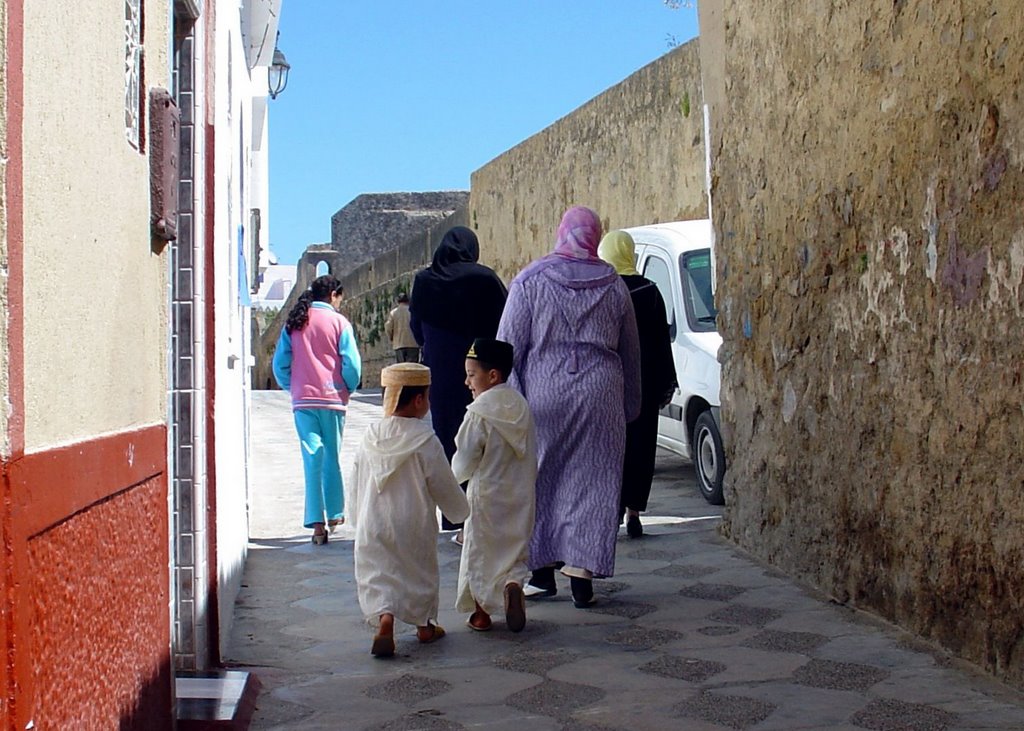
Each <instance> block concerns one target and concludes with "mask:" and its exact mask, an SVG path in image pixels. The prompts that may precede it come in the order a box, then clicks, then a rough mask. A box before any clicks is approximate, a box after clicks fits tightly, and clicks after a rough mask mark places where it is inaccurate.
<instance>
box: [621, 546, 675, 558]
mask: <svg viewBox="0 0 1024 731" xmlns="http://www.w3.org/2000/svg"><path fill="white" fill-rule="evenodd" d="M626 555H627V556H629V557H630V558H635V559H637V560H638V561H672V560H674V559H677V558H679V554H678V553H675V552H673V551H659V550H658V549H657V548H638V549H637V550H635V551H630V552H629V553H628V554H626Z"/></svg>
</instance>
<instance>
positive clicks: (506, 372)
mask: <svg viewBox="0 0 1024 731" xmlns="http://www.w3.org/2000/svg"><path fill="white" fill-rule="evenodd" d="M476 362H477V363H479V364H480V367H481V368H482V369H483V370H484V372H487V371H497V372H498V373H500V374H501V380H502V381H507V380H508V377H509V376H511V375H512V369H511V368H504V367H502V366H496V365H491V364H490V363H488V362H487V361H486V360H480V359H479V358H478V359H477V361H476Z"/></svg>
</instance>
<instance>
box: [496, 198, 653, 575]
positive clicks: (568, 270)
mask: <svg viewBox="0 0 1024 731" xmlns="http://www.w3.org/2000/svg"><path fill="white" fill-rule="evenodd" d="M600 240H601V223H600V220H599V219H598V217H597V214H596V213H594V212H593V211H591V210H590V209H588V208H582V207H575V208H571V209H569V211H567V212H566V214H565V216H564V217H563V218H562V223H561V225H560V226H559V229H558V242H557V244H556V246H555V250H554V252H553V253H551V254H549V255H547V256H545V257H542V258H541V259H538V260H537V261H535V262H533V263H532V264H530V265H529V266H527V267H526V268H525V269H523V271H521V272H520V273H519V275H518V276H517V277H516V278H515V279H513V280H512V283H511V285H510V286H509V293H508V300H507V302H506V304H505V311H504V314H503V315H502V318H501V324H500V326H499V328H498V338H499V339H500V340H505V341H506V342H509V343H511V344H512V346H513V348H514V353H515V356H514V364H513V373H512V376H511V378H510V379H509V383H510V384H511V385H512V386H513V387H514V388H517V389H518V390H519V391H520V392H521V393H522V394H523V395H524V396H525V397H526V400H527V402H528V403H529V405H530V409H531V411H532V412H533V418H534V422H535V424H536V429H537V452H538V454H537V456H538V472H537V517H536V523H535V525H534V531H533V537H532V539H531V541H530V563H529V566H530V568H531V569H537V568H541V567H544V566H548V565H551V564H552V563H555V562H564V563H565V564H566V568H567V569H568V568H570V567H572V568H574V569H585V570H586V571H589V572H590V573H591V574H592V575H593V576H594V577H596V578H601V577H607V576H611V575H612V574H613V571H614V568H615V540H616V537H617V535H618V525H619V493H620V490H621V485H622V462H623V455H624V450H625V444H626V422H628V421H632V420H633V419H635V418H636V417H637V415H638V414H639V413H640V346H639V339H638V337H637V327H636V318H635V316H634V314H633V305H632V302H631V300H630V296H629V290H628V289H627V287H626V285H625V284H624V283H623V282H622V278H621V277H619V276H618V274H617V273H616V272H615V270H614V269H613V268H612V267H611V266H609V265H608V264H606V263H605V262H603V261H601V260H600V259H598V258H597V254H596V252H597V246H598V243H599V242H600Z"/></svg>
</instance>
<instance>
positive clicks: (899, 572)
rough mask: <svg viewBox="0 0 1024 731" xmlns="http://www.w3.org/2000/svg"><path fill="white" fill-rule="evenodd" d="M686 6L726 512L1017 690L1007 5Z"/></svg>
mask: <svg viewBox="0 0 1024 731" xmlns="http://www.w3.org/2000/svg"><path fill="white" fill-rule="evenodd" d="M701 6H702V7H701V17H702V21H703V20H704V19H705V18H706V17H714V13H712V12H710V11H712V10H714V9H715V8H711V7H705V6H718V8H717V9H718V10H721V11H722V12H721V23H720V24H715V25H714V26H713V27H705V26H702V28H701V32H702V36H704V37H706V38H707V39H708V42H709V43H712V42H715V41H716V40H717V41H718V42H720V43H721V44H722V47H724V49H725V62H724V66H725V84H724V87H723V90H724V92H725V97H724V99H723V100H721V101H722V103H721V105H720V107H718V108H715V107H713V113H714V117H713V120H712V128H713V132H714V134H713V138H712V145H711V148H712V151H713V156H714V158H715V162H714V175H713V181H714V183H713V190H712V200H713V214H714V221H715V227H716V231H717V235H718V241H719V248H718V294H717V297H718V302H719V306H720V312H721V316H720V320H719V327H720V329H721V331H722V334H723V336H724V339H725V344H724V346H723V349H722V352H721V355H720V359H721V360H722V364H723V389H722V392H723V401H724V403H723V415H724V418H725V421H726V427H727V435H726V438H727V441H728V443H729V455H728V456H729V462H730V464H729V472H728V476H727V480H728V481H727V493H726V497H727V500H728V503H729V506H728V508H727V512H726V530H727V532H728V534H730V535H731V536H732V538H733V539H734V540H735V541H737V542H738V543H739V544H740V545H742V546H743V547H744V548H746V549H748V550H750V551H752V552H754V553H755V554H757V555H759V556H761V557H763V558H765V559H767V560H769V561H771V562H772V563H774V564H777V565H778V566H780V567H781V568H783V569H784V570H786V571H787V572H790V573H794V574H797V575H800V576H802V577H804V578H806V579H809V580H811V581H813V582H815V583H816V584H818V585H819V586H821V587H823V588H824V589H826V590H827V591H829V592H831V593H832V594H834V595H835V596H836V597H837V598H839V599H840V600H842V601H850V602H851V603H854V604H856V605H859V606H862V607H867V608H870V609H872V610H875V611H878V612H880V613H881V614H883V615H885V616H887V617H889V618H891V619H893V620H895V621H897V622H898V623H900V624H902V625H904V626H906V627H908V628H910V629H912V630H914V631H916V632H918V633H920V634H921V635H924V636H926V637H929V638H932V639H934V640H937V641H940V642H941V643H943V644H944V645H946V646H947V647H949V648H951V649H952V650H954V651H955V652H957V653H959V654H961V655H962V656H964V657H966V658H968V659H970V660H973V661H976V662H978V663H980V664H981V665H983V666H984V667H986V668H988V669H989V670H991V671H992V672H994V673H996V674H997V675H999V676H1002V677H1003V678H1004V679H1006V680H1008V681H1010V682H1013V683H1016V684H1019V685H1020V684H1024V540H1022V537H1021V536H1022V532H1021V526H1022V525H1024V460H1022V459H1021V445H1022V444H1024V410H1022V403H1024V399H1022V383H1021V374H1022V367H1024V366H1022V364H1024V329H1022V328H1021V323H1022V320H1021V316H1022V312H1024V290H1022V282H1024V206H1022V205H1021V201H1022V199H1024V130H1022V124H1024V100H1022V98H1021V94H1020V89H1021V88H1022V87H1024V48H1022V44H1024V13H1022V12H1021V9H1020V5H1019V2H1018V0H995V1H993V2H977V1H969V2H964V1H962V0H955V1H954V0H897V1H896V2H893V1H892V0H871V1H867V2H856V3H855V2H831V3H824V2H818V0H794V2H790V3H784V4H783V3H751V2H746V1H745V0H706V1H705V0H702V2H701ZM706 11H708V12H707V13H706Z"/></svg>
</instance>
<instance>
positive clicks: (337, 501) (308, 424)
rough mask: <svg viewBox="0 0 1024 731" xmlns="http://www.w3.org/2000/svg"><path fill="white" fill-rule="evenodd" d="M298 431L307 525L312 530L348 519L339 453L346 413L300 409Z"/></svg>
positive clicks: (296, 422) (296, 419) (296, 416)
mask: <svg viewBox="0 0 1024 731" xmlns="http://www.w3.org/2000/svg"><path fill="white" fill-rule="evenodd" d="M295 429H296V430H297V431H298V433H299V445H300V446H301V447H302V470H303V472H304V473H305V476H306V512H305V519H304V525H305V526H306V527H307V528H312V527H313V524H314V523H326V522H327V521H328V520H337V519H339V518H341V517H342V516H343V515H344V510H345V494H344V487H343V485H342V481H341V463H340V461H339V459H338V453H339V452H340V451H341V434H342V432H343V431H344V429H345V412H344V411H336V410H334V409H296V410H295ZM325 516H326V517H325Z"/></svg>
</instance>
